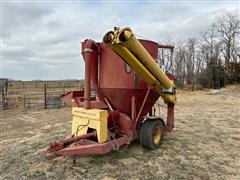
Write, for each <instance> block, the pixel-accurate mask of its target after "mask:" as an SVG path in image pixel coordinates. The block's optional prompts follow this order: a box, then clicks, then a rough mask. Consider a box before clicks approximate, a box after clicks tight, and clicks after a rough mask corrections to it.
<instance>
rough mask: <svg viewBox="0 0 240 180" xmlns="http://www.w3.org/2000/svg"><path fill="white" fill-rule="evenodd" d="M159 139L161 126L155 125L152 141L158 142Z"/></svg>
mask: <svg viewBox="0 0 240 180" xmlns="http://www.w3.org/2000/svg"><path fill="white" fill-rule="evenodd" d="M160 140H161V128H160V127H156V128H155V129H154V131H153V142H154V143H155V144H158V143H159V142H160Z"/></svg>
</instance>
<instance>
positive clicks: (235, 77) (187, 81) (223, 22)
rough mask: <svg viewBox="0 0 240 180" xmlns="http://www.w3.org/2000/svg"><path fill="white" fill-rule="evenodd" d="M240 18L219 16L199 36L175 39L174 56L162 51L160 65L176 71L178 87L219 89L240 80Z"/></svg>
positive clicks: (231, 14) (167, 69)
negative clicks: (180, 40) (176, 41)
mask: <svg viewBox="0 0 240 180" xmlns="http://www.w3.org/2000/svg"><path fill="white" fill-rule="evenodd" d="M239 25H240V21H239V17H238V15H235V14H233V13H227V14H224V15H222V16H221V17H219V18H218V19H217V20H216V22H214V23H212V24H211V25H210V26H209V27H208V28H207V29H206V30H205V31H204V32H200V37H199V38H189V39H187V40H185V41H182V42H178V43H174V45H175V49H174V53H173V57H171V54H170V53H163V52H162V53H159V54H160V57H159V59H160V66H161V68H163V69H164V70H165V71H166V72H169V71H170V70H171V72H170V73H173V74H174V75H175V77H176V79H177V86H178V88H184V87H185V86H190V87H191V89H192V90H194V88H195V86H196V85H201V86H202V87H206V88H214V89H218V88H221V87H224V86H225V85H228V84H236V83H240V38H239V34H240V30H239V29H240V26H239Z"/></svg>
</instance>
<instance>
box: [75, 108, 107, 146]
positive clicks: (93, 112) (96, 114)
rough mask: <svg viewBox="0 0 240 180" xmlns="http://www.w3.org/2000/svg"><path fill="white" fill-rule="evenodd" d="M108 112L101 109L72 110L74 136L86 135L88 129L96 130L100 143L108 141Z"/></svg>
mask: <svg viewBox="0 0 240 180" xmlns="http://www.w3.org/2000/svg"><path fill="white" fill-rule="evenodd" d="M107 118H108V112H107V111H106V110H100V109H84V108H79V107H74V108H72V134H73V135H75V136H77V135H84V134H86V133H87V130H88V128H92V129H95V130H96V132H97V138H98V142H99V143H104V142H106V141H107Z"/></svg>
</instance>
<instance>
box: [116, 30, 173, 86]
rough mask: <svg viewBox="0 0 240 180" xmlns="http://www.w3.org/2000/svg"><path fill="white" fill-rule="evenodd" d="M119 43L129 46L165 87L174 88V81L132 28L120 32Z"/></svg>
mask: <svg viewBox="0 0 240 180" xmlns="http://www.w3.org/2000/svg"><path fill="white" fill-rule="evenodd" d="M117 39H118V40H119V43H122V44H123V46H125V47H127V48H128V49H129V51H131V52H132V53H133V54H134V55H135V56H137V57H138V59H139V60H140V61H141V62H142V64H144V65H145V66H146V68H147V69H148V70H149V71H150V72H151V73H152V75H153V76H154V77H155V78H156V79H157V80H158V81H159V82H160V83H161V85H162V86H163V88H164V89H166V90H167V89H170V88H173V87H174V86H175V85H174V83H173V82H172V81H171V80H170V79H169V78H168V77H167V76H166V74H165V73H164V72H163V71H162V70H161V68H160V67H159V66H158V65H157V64H156V62H155V61H154V59H153V58H152V56H151V55H149V53H148V52H147V50H146V49H145V48H144V47H143V46H142V44H141V43H140V42H139V41H138V39H137V38H136V37H135V36H134V34H133V33H132V31H131V29H130V28H124V29H122V30H121V31H120V32H119V33H118V38H117Z"/></svg>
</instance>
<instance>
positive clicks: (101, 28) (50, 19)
mask: <svg viewBox="0 0 240 180" xmlns="http://www.w3.org/2000/svg"><path fill="white" fill-rule="evenodd" d="M1 8H2V11H1V27H2V28H1V50H2V58H1V76H2V77H6V78H11V79H21V80H34V79H43V80H45V79H46V80H51V79H82V78H83V77H84V63H83V60H82V57H81V54H80V42H81V41H83V40H84V39H86V38H88V39H89V38H91V39H94V40H96V41H101V40H102V37H103V35H104V34H105V33H106V32H107V31H109V30H111V29H113V27H115V26H117V27H127V26H128V27H131V28H132V29H133V31H134V32H135V34H137V35H139V36H141V37H144V38H147V39H150V40H154V41H157V42H162V43H163V42H166V41H168V40H169V39H173V40H174V41H181V40H184V39H187V38H190V37H199V33H200V32H201V31H204V30H205V29H206V28H207V27H208V26H209V25H210V24H211V23H212V22H214V21H216V19H217V18H219V17H220V16H221V15H223V14H224V13H226V12H234V13H238V14H239V2H238V1H132V2H129V1H117V2H113V1H92V2H86V1H84V2H79V1H71V2H69V1H28V0H26V1H10V0H9V1H3V2H2V3H1Z"/></svg>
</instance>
